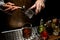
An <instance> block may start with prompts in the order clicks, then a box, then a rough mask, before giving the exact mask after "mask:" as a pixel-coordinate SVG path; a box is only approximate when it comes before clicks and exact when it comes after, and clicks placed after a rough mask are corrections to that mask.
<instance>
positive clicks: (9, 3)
mask: <svg viewBox="0 0 60 40" xmlns="http://www.w3.org/2000/svg"><path fill="white" fill-rule="evenodd" d="M6 4H7V5H15V4H14V3H11V2H8V3H6Z"/></svg>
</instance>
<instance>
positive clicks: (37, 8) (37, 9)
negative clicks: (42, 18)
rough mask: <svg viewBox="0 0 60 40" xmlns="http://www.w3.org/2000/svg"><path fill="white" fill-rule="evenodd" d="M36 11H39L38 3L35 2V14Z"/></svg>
mask: <svg viewBox="0 0 60 40" xmlns="http://www.w3.org/2000/svg"><path fill="white" fill-rule="evenodd" d="M38 11H39V5H38V4H37V5H36V10H35V12H36V14H37V13H38Z"/></svg>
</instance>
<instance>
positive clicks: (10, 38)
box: [1, 27, 36, 40]
mask: <svg viewBox="0 0 60 40" xmlns="http://www.w3.org/2000/svg"><path fill="white" fill-rule="evenodd" d="M23 29H24V28H21V29H15V30H10V31H4V32H1V33H2V34H3V35H4V36H5V39H6V40H33V39H34V38H35V36H36V35H35V34H36V28H35V27H33V28H32V29H31V30H32V33H31V36H30V37H29V38H28V39H26V38H24V37H23V32H22V30H23ZM3 39H4V38H3ZM5 39H4V40H5Z"/></svg>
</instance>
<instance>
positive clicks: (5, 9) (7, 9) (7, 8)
mask: <svg viewBox="0 0 60 40" xmlns="http://www.w3.org/2000/svg"><path fill="white" fill-rule="evenodd" d="M10 9H12V7H9V8H7V9H5V10H4V11H8V10H10Z"/></svg>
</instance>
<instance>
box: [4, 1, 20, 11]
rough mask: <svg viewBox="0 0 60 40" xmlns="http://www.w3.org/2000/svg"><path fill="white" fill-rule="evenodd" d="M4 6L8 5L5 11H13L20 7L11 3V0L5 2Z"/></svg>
mask: <svg viewBox="0 0 60 40" xmlns="http://www.w3.org/2000/svg"><path fill="white" fill-rule="evenodd" d="M3 7H6V9H5V10H3V11H9V10H10V11H13V10H16V9H18V8H19V7H18V6H15V4H14V3H11V2H8V3H6V4H4V5H3Z"/></svg>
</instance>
